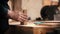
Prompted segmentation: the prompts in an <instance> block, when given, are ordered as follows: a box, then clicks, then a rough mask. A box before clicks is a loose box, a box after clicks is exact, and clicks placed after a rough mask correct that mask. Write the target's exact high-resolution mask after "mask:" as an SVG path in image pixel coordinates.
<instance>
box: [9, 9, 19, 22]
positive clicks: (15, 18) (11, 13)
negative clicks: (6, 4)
mask: <svg viewBox="0 0 60 34" xmlns="http://www.w3.org/2000/svg"><path fill="white" fill-rule="evenodd" d="M8 16H9V18H11V19H14V20H17V21H18V17H19V14H18V13H17V12H14V11H11V10H8Z"/></svg>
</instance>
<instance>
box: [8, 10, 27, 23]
mask: <svg viewBox="0 0 60 34" xmlns="http://www.w3.org/2000/svg"><path fill="white" fill-rule="evenodd" d="M8 16H9V17H10V18H12V19H14V20H16V21H20V22H24V21H26V20H27V18H28V17H27V15H26V14H23V13H22V12H20V11H19V12H14V11H10V10H8Z"/></svg>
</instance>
